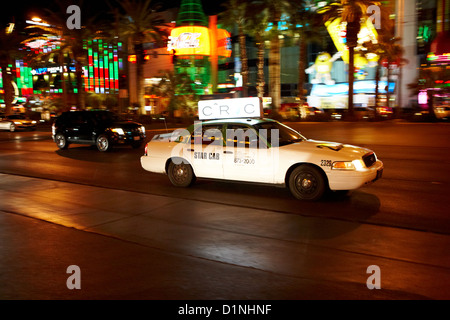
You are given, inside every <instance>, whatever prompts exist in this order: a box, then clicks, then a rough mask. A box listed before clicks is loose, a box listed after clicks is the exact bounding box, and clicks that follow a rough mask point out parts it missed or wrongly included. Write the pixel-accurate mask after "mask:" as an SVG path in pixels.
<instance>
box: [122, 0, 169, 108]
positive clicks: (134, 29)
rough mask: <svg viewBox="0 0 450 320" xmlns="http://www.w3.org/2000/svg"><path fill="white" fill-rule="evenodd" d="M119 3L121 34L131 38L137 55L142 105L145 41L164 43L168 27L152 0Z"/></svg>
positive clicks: (126, 0)
mask: <svg viewBox="0 0 450 320" xmlns="http://www.w3.org/2000/svg"><path fill="white" fill-rule="evenodd" d="M118 4H119V5H120V6H121V8H122V9H123V11H124V12H123V14H122V15H121V16H120V17H118V32H119V36H120V37H123V38H125V39H128V40H129V43H130V44H131V46H132V51H133V52H134V54H135V55H136V78H137V79H136V80H137V81H136V83H137V84H136V92H137V98H138V103H139V105H140V107H143V106H144V105H145V99H144V63H145V62H146V60H145V59H144V58H145V49H144V44H145V43H150V42H151V43H163V41H164V40H165V39H166V38H167V36H168V34H167V29H166V26H165V25H164V24H163V22H162V20H161V18H160V17H159V14H158V13H157V11H156V6H155V5H154V4H153V3H152V0H145V1H138V0H122V1H118Z"/></svg>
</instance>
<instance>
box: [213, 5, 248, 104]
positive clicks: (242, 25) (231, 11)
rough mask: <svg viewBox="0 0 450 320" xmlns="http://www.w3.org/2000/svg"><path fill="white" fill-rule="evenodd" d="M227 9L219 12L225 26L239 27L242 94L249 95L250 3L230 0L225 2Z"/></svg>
mask: <svg viewBox="0 0 450 320" xmlns="http://www.w3.org/2000/svg"><path fill="white" fill-rule="evenodd" d="M223 6H224V7H225V11H223V12H221V13H220V14H219V19H220V20H221V22H222V23H223V24H224V25H225V26H229V27H234V26H235V25H236V26H237V28H238V39H239V55H240V60H241V75H242V95H243V96H244V97H246V96H247V95H248V61H247V60H248V58H247V48H246V32H247V26H248V25H249V24H248V19H247V13H248V11H247V7H248V4H247V2H245V1H239V0H228V1H227V2H225V3H224V4H223Z"/></svg>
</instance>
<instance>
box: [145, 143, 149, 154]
mask: <svg viewBox="0 0 450 320" xmlns="http://www.w3.org/2000/svg"><path fill="white" fill-rule="evenodd" d="M147 149H148V143H147V144H146V145H145V150H144V155H145V156H147V155H148V154H147Z"/></svg>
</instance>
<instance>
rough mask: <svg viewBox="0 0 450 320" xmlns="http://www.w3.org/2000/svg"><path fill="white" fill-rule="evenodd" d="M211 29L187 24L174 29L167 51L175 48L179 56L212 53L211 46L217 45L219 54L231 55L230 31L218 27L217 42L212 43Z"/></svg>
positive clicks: (207, 54) (223, 55)
mask: <svg viewBox="0 0 450 320" xmlns="http://www.w3.org/2000/svg"><path fill="white" fill-rule="evenodd" d="M210 32H211V31H210V30H209V29H208V28H206V27H200V26H187V27H178V28H175V29H173V30H172V32H171V33H170V36H169V41H168V43H167V51H172V50H175V52H174V54H175V55H177V56H183V55H204V56H209V55H211V46H217V55H219V56H222V57H230V56H231V40H230V33H229V32H228V31H226V30H224V29H217V43H211V39H212V37H211V36H210Z"/></svg>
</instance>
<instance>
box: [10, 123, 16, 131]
mask: <svg viewBox="0 0 450 320" xmlns="http://www.w3.org/2000/svg"><path fill="white" fill-rule="evenodd" d="M9 131H10V132H14V131H16V125H15V124H14V122H11V124H10V125H9Z"/></svg>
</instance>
